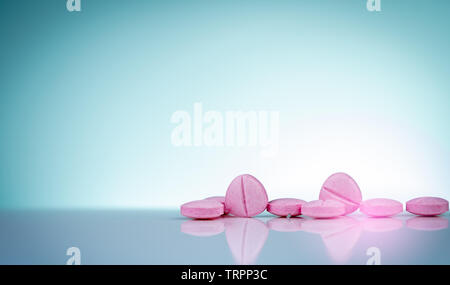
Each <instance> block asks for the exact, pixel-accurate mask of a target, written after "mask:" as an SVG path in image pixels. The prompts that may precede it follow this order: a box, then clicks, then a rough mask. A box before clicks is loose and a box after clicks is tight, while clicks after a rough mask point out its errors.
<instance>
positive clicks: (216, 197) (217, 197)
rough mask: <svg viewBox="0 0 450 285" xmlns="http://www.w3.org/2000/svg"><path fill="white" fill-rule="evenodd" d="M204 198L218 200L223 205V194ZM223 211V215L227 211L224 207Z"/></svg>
mask: <svg viewBox="0 0 450 285" xmlns="http://www.w3.org/2000/svg"><path fill="white" fill-rule="evenodd" d="M205 200H213V201H217V202H220V203H222V204H223V206H224V207H225V197H224V196H212V197H208V198H205ZM223 212H224V214H225V215H226V214H228V211H226V209H224V211H223Z"/></svg>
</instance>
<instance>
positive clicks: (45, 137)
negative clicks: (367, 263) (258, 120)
mask: <svg viewBox="0 0 450 285" xmlns="http://www.w3.org/2000/svg"><path fill="white" fill-rule="evenodd" d="M65 2H66V1H64V0H53V1H52V0H44V1H33V0H20V1H12V0H9V1H6V0H1V1H0V207H1V208H4V209H19V208H20V209H21V208H132V207H136V208H137V207H139V208H142V207H145V208H147V207H149V208H150V207H151V208H165V207H178V206H179V205H180V204H181V203H182V202H185V201H188V200H193V199H201V198H203V197H206V196H213V195H221V194H223V193H224V192H225V190H226V187H227V186H228V183H229V182H230V181H231V180H232V178H233V177H234V176H236V175H237V174H240V173H252V174H254V175H255V176H256V177H258V178H259V179H260V180H261V181H262V182H263V183H264V185H265V186H266V188H267V190H268V193H269V198H277V197H283V196H293V197H298V198H302V199H305V200H312V199H317V197H318V190H319V189H320V186H321V184H322V182H323V181H324V180H325V179H326V177H327V176H328V175H329V174H331V173H333V172H336V171H344V172H347V173H349V174H351V175H352V176H353V177H354V178H355V179H356V181H357V182H358V183H359V185H360V186H361V189H362V192H363V196H364V198H375V197H390V198H395V199H399V200H401V201H406V200H407V199H410V198H413V197H416V196H421V195H434V196H442V197H444V198H447V199H449V198H450V182H449V179H448V174H449V173H450V134H449V123H450V114H449V107H450V96H449V94H450V82H449V71H450V54H449V50H450V34H449V31H448V27H450V17H449V14H450V1H446V0H431V1H430V0H415V1H413V0H382V11H381V12H369V11H367V9H366V1H365V0H342V1H336V0H320V1H319V0H316V1H314V0H307V1H294V0H280V1H264V0H259V1H256V0H249V1H237V0H234V1H233V0H231V1H223V0H220V1H206V0H204V1H197V0H189V1H181V0H180V1H175V0H169V1H162V0H161V1H144V0H127V1H125V0H122V1H119V0H109V1H106V0H82V11H81V12H72V13H69V12H68V11H67V10H66V3H65ZM195 102H201V103H202V104H203V107H204V108H205V109H207V110H216V111H220V112H225V111H227V110H256V111H257V110H274V111H279V113H280V129H279V131H280V132H279V136H280V142H279V152H278V154H277V155H276V156H275V157H271V158H265V157H261V155H260V149H258V147H175V146H173V145H172V143H171V133H172V131H173V129H174V127H175V125H174V124H172V123H171V122H170V118H171V116H172V114H173V113H174V112H175V111H177V110H186V111H188V112H190V113H192V112H193V110H192V108H193V104H194V103H195Z"/></svg>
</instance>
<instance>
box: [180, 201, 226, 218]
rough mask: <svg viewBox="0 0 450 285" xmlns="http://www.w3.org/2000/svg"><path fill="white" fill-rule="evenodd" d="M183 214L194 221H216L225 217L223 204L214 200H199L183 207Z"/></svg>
mask: <svg viewBox="0 0 450 285" xmlns="http://www.w3.org/2000/svg"><path fill="white" fill-rule="evenodd" d="M181 214H182V215H183V216H185V217H188V218H194V219H214V218H218V217H220V216H222V215H223V204H222V203H220V202H217V201H212V200H198V201H192V202H188V203H185V204H183V205H181Z"/></svg>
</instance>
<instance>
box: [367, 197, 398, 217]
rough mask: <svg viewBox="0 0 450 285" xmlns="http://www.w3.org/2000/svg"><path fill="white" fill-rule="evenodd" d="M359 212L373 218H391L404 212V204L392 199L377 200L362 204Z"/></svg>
mask: <svg viewBox="0 0 450 285" xmlns="http://www.w3.org/2000/svg"><path fill="white" fill-rule="evenodd" d="M359 210H360V211H361V212H363V213H364V214H366V215H368V216H371V217H390V216H394V215H397V214H398V213H401V212H403V204H402V203H400V202H399V201H395V200H392V199H385V198H376V199H369V200H366V201H364V202H362V203H361V205H360V207H359Z"/></svg>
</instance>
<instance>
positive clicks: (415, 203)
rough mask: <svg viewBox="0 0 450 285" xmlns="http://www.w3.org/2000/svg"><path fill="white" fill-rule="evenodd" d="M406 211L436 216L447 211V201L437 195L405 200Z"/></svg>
mask: <svg viewBox="0 0 450 285" xmlns="http://www.w3.org/2000/svg"><path fill="white" fill-rule="evenodd" d="M406 211H408V212H410V213H413V214H416V215H420V216H437V215H440V214H443V213H445V212H447V211H448V201H447V200H445V199H442V198H438V197H420V198H415V199H412V200H409V201H408V202H406Z"/></svg>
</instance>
